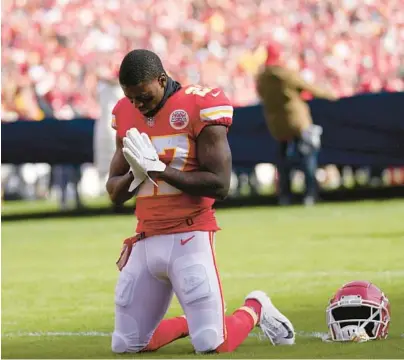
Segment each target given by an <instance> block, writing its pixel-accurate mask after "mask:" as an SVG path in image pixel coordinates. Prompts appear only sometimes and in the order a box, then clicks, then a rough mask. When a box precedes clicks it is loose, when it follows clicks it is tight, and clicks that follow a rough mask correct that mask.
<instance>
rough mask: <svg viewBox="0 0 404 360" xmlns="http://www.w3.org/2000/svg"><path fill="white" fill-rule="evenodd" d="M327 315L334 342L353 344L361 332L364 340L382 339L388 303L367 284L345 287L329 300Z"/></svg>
mask: <svg viewBox="0 0 404 360" xmlns="http://www.w3.org/2000/svg"><path fill="white" fill-rule="evenodd" d="M326 313H327V325H328V329H329V332H330V337H331V340H333V341H352V340H353V339H354V338H355V336H356V335H358V334H360V333H362V332H363V330H365V331H366V334H367V336H368V339H367V340H374V339H385V338H386V337H387V334H388V332H389V325H390V303H389V300H388V299H387V297H386V296H385V295H384V293H383V292H382V291H381V290H380V289H379V288H378V287H377V286H375V285H373V284H372V283H370V282H368V281H352V282H349V283H347V284H345V285H344V286H343V287H342V288H341V289H339V290H338V291H337V293H336V294H335V295H334V296H333V297H332V299H331V300H330V303H329V305H328V307H327V310H326Z"/></svg>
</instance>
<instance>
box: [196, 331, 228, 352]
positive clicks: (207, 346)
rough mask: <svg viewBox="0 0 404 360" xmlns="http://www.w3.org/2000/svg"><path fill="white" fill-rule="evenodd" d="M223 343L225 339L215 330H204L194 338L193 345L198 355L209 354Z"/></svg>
mask: <svg viewBox="0 0 404 360" xmlns="http://www.w3.org/2000/svg"><path fill="white" fill-rule="evenodd" d="M222 342H223V338H222V337H221V336H219V334H218V332H217V331H216V330H215V329H213V328H209V329H202V330H200V331H198V332H197V333H196V334H195V335H193V336H192V345H193V347H194V349H195V351H196V352H197V353H209V352H213V351H216V349H217V348H218V347H219V346H220V344H221V343H222Z"/></svg>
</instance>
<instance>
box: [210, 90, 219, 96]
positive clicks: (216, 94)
mask: <svg viewBox="0 0 404 360" xmlns="http://www.w3.org/2000/svg"><path fill="white" fill-rule="evenodd" d="M220 93H221V91H220V90H219V91H217V92H215V93H212V96H213V97H216V96H218V95H219V94H220Z"/></svg>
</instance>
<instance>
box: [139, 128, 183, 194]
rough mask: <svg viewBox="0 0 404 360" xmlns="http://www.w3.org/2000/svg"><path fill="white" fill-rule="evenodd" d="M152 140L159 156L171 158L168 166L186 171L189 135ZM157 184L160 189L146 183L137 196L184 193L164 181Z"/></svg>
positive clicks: (150, 183)
mask: <svg viewBox="0 0 404 360" xmlns="http://www.w3.org/2000/svg"><path fill="white" fill-rule="evenodd" d="M151 140H152V143H153V145H154V147H155V148H156V150H157V153H158V154H159V156H164V157H167V156H168V157H170V158H171V160H170V161H169V162H168V163H167V165H169V166H171V167H172V168H174V169H177V170H181V171H183V170H184V168H185V165H186V163H187V159H188V155H189V148H190V145H189V140H188V135H187V134H177V135H167V136H155V137H152V138H151ZM157 184H158V187H155V186H154V185H153V183H152V182H151V181H148V180H147V181H145V182H144V183H143V184H142V185H141V187H140V189H139V192H138V194H137V196H138V197H146V196H159V195H175V194H181V192H182V191H181V190H178V189H177V188H175V187H174V186H171V185H170V184H167V183H166V182H165V181H162V180H160V181H157Z"/></svg>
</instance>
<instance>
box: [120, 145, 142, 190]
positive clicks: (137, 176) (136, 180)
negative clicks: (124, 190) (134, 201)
mask: <svg viewBox="0 0 404 360" xmlns="http://www.w3.org/2000/svg"><path fill="white" fill-rule="evenodd" d="M124 156H125V153H124ZM125 159H126V156H125ZM126 161H128V159H126ZM128 163H129V161H128ZM130 171H131V172H132V175H133V180H132V182H131V184H130V185H129V190H128V191H129V192H132V191H133V190H135V189H137V188H138V187H139V186H140V185H141V184H142V183H143V181H145V179H146V177H147V176H146V175H145V174H144V173H143V171H141V170H140V169H136V168H134V167H132V165H131V166H130Z"/></svg>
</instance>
